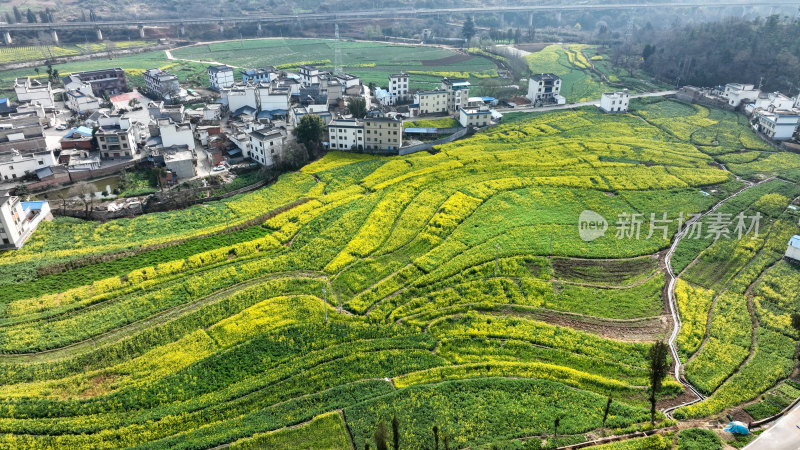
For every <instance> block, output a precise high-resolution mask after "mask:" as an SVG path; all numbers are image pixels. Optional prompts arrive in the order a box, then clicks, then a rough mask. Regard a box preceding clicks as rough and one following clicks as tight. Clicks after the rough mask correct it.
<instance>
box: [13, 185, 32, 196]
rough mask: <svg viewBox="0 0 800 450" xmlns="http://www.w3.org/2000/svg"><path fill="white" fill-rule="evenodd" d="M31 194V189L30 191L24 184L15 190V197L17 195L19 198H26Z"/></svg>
mask: <svg viewBox="0 0 800 450" xmlns="http://www.w3.org/2000/svg"><path fill="white" fill-rule="evenodd" d="M30 193H31V191H30V189H28V186H26V185H24V184H18V185H17V186H16V187H15V188H14V195H16V196H17V197H25V196H27V195H28V194H30Z"/></svg>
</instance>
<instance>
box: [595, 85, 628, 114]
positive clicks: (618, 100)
mask: <svg viewBox="0 0 800 450" xmlns="http://www.w3.org/2000/svg"><path fill="white" fill-rule="evenodd" d="M630 101H631V96H630V94H628V90H627V89H623V90H622V91H619V92H604V93H603V95H601V96H600V109H601V110H603V111H604V112H607V113H612V112H623V113H624V112H628V104H629V103H630Z"/></svg>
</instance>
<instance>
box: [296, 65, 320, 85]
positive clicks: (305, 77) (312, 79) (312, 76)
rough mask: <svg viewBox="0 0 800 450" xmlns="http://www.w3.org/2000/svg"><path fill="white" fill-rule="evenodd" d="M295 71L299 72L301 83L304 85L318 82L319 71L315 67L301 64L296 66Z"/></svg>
mask: <svg viewBox="0 0 800 450" xmlns="http://www.w3.org/2000/svg"><path fill="white" fill-rule="evenodd" d="M297 72H298V73H299V74H300V82H301V83H303V84H305V85H309V84H315V83H319V76H320V73H321V72H320V70H319V69H317V68H316V67H314V66H309V65H306V64H303V65H302V66H300V67H298V68H297Z"/></svg>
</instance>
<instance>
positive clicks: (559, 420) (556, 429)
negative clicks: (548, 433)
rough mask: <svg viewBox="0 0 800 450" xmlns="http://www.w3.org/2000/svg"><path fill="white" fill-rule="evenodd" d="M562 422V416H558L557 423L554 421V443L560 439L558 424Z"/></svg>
mask: <svg viewBox="0 0 800 450" xmlns="http://www.w3.org/2000/svg"><path fill="white" fill-rule="evenodd" d="M560 423H561V417H559V416H556V420H555V423H553V443H555V441H556V439H558V425H559V424H560Z"/></svg>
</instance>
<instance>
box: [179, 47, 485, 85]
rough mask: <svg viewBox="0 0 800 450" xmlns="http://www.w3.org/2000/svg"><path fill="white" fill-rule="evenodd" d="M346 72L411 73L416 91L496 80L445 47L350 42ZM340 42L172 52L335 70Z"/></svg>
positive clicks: (372, 77)
mask: <svg viewBox="0 0 800 450" xmlns="http://www.w3.org/2000/svg"><path fill="white" fill-rule="evenodd" d="M339 45H340V50H341V64H342V68H343V69H344V71H345V72H348V73H352V74H355V75H358V76H359V77H360V78H361V79H362V80H363V82H364V83H365V84H366V83H371V82H372V83H375V84H377V85H378V86H384V87H385V86H387V82H388V76H389V74H390V73H397V72H400V71H406V72H408V73H409V74H411V85H412V89H427V88H431V87H434V86H438V84H439V79H440V78H441V77H443V76H450V77H469V76H479V77H480V76H492V75H493V76H496V75H497V72H496V70H495V65H494V63H493V62H492V61H490V60H489V59H487V58H484V57H481V56H473V55H466V54H461V53H457V52H456V51H454V50H449V49H445V48H440V47H425V46H410V45H398V44H383V43H378V42H347V41H343V42H341V43H340V44H339ZM334 53H335V41H333V40H324V39H252V40H244V41H229V42H220V43H213V44H207V45H194V46H190V47H184V48H180V49H177V50H174V51H173V52H172V54H173V56H174V57H176V58H183V59H190V60H200V61H219V62H222V63H225V64H230V65H232V66H236V67H249V68H254V67H264V66H276V67H279V68H286V69H293V68H296V67H297V66H299V65H300V64H317V65H319V66H320V67H322V68H323V69H328V70H332V69H333V61H334V59H335V56H334Z"/></svg>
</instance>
